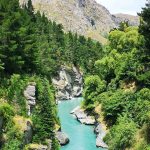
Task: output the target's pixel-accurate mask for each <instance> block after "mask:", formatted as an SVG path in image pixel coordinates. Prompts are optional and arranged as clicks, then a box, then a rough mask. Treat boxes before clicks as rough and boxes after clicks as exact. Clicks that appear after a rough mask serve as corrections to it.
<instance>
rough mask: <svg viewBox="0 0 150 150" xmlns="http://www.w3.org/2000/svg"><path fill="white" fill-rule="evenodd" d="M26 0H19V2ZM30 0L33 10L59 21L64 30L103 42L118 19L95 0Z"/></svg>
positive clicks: (25, 0)
mask: <svg viewBox="0 0 150 150" xmlns="http://www.w3.org/2000/svg"><path fill="white" fill-rule="evenodd" d="M27 1H28V0H20V3H21V4H23V3H26V2H27ZM32 2H33V6H34V8H35V11H37V10H40V12H41V13H45V15H46V16H47V17H48V18H49V19H51V20H53V21H56V22H57V23H61V24H62V25H63V26H64V29H65V31H72V32H74V33H76V32H77V33H78V34H81V35H85V36H86V37H91V38H93V39H95V40H98V41H101V42H104V43H105V42H106V39H105V38H104V37H105V35H106V33H108V32H109V30H110V29H112V28H114V27H115V26H116V25H118V21H120V20H119V19H114V16H112V15H111V14H110V12H109V11H108V10H107V9H106V8H105V7H104V6H102V5H100V4H98V3H97V2H96V1H95V0H32ZM129 19H130V18H129ZM122 20H123V19H122ZM122 20H121V21H122ZM129 21H130V20H129Z"/></svg>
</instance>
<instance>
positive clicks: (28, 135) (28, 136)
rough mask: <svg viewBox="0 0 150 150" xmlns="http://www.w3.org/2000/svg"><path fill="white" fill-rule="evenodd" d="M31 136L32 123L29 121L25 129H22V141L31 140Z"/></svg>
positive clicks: (28, 141)
mask: <svg viewBox="0 0 150 150" xmlns="http://www.w3.org/2000/svg"><path fill="white" fill-rule="evenodd" d="M32 137H33V129H32V125H31V123H30V122H29V121H27V123H26V130H25V131H24V143H25V145H26V144H29V143H30V142H31V141H32Z"/></svg>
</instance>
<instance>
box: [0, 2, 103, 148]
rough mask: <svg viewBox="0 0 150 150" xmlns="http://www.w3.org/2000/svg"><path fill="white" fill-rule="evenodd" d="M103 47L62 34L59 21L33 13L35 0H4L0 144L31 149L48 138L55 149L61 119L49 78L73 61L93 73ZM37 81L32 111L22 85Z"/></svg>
mask: <svg viewBox="0 0 150 150" xmlns="http://www.w3.org/2000/svg"><path fill="white" fill-rule="evenodd" d="M101 52H102V45H101V44H100V43H98V42H95V41H93V40H91V39H90V38H89V39H86V38H85V37H84V36H78V35H77V34H72V33H71V32H69V33H64V31H63V27H62V25H61V24H56V22H52V21H49V20H48V19H47V18H46V17H45V15H44V14H40V12H36V13H35V12H34V9H33V6H32V2H31V0H29V1H28V3H27V4H26V5H24V6H19V1H18V0H11V1H10V0H1V1H0V149H3V150H8V149H9V150H19V149H32V148H31V147H32V146H36V147H38V144H40V145H41V144H42V145H49V144H50V143H51V146H52V149H53V150H57V149H59V144H58V141H57V140H56V138H55V131H56V130H58V129H56V128H58V127H59V125H60V123H59V119H58V116H57V109H56V102H55V97H54V95H55V91H54V88H53V86H52V84H51V78H52V77H53V76H54V75H56V73H57V70H58V69H59V67H60V66H61V65H70V64H72V65H75V66H77V67H78V68H82V70H83V71H84V72H86V73H90V72H91V73H92V71H93V70H92V68H93V66H94V62H95V61H96V60H97V59H98V58H100V57H101ZM85 58H86V59H85ZM33 82H35V83H36V106H35V108H34V109H33V112H32V114H31V116H28V113H27V112H28V110H27V100H26V98H25V96H24V90H25V89H26V87H27V86H28V84H29V83H33ZM17 122H20V123H21V124H22V125H20V126H19V125H18V123H17ZM27 122H29V123H30V124H32V128H33V136H32V140H31V141H30V143H29V142H25V133H24V132H23V129H25V127H26V123H27ZM21 126H22V127H24V128H22V127H21ZM21 130H22V131H21ZM28 144H29V145H28ZM30 144H31V145H30Z"/></svg>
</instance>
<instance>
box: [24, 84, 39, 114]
mask: <svg viewBox="0 0 150 150" xmlns="http://www.w3.org/2000/svg"><path fill="white" fill-rule="evenodd" d="M35 85H36V83H35V82H33V83H29V85H28V86H27V87H26V89H25V91H24V96H25V98H26V99H27V109H28V115H29V116H30V115H31V113H32V111H33V108H34V106H35V105H36V98H35V92H36V88H35Z"/></svg>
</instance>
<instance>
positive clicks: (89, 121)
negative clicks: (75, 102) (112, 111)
mask: <svg viewBox="0 0 150 150" xmlns="http://www.w3.org/2000/svg"><path fill="white" fill-rule="evenodd" d="M70 113H71V114H73V115H75V117H76V118H77V120H78V121H79V122H80V123H82V124H86V125H94V124H95V122H96V121H95V119H94V118H93V117H91V116H88V115H87V113H86V112H85V111H84V110H83V109H81V108H80V107H79V106H77V107H76V108H75V109H74V110H73V111H71V112H70Z"/></svg>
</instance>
